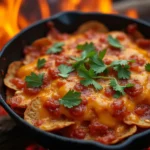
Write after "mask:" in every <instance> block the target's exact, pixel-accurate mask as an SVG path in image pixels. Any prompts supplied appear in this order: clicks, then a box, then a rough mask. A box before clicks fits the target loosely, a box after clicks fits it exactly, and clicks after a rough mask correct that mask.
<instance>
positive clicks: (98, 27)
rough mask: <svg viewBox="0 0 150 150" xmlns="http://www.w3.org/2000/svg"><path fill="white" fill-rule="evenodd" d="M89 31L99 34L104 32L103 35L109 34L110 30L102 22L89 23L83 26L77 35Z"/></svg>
mask: <svg viewBox="0 0 150 150" xmlns="http://www.w3.org/2000/svg"><path fill="white" fill-rule="evenodd" d="M89 29H94V30H96V31H98V32H102V33H107V32H108V28H107V27H106V26H105V25H104V24H103V23H101V22H98V21H88V22H86V23H84V24H82V25H81V26H80V27H79V28H78V30H77V33H84V32H86V31H87V30H89Z"/></svg>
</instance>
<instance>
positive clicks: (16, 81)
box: [11, 78, 25, 89]
mask: <svg viewBox="0 0 150 150" xmlns="http://www.w3.org/2000/svg"><path fill="white" fill-rule="evenodd" d="M11 82H12V83H13V84H14V85H15V86H16V87H17V88H18V89H22V88H24V86H25V82H24V81H22V80H21V79H19V78H13V79H12V80H11Z"/></svg>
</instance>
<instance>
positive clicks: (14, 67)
mask: <svg viewBox="0 0 150 150" xmlns="http://www.w3.org/2000/svg"><path fill="white" fill-rule="evenodd" d="M21 65H22V62H21V61H14V62H12V63H11V64H10V65H9V67H8V71H7V74H6V76H5V79H4V84H5V85H6V86H7V87H9V88H10V89H13V90H15V91H16V90H18V89H17V87H16V85H15V84H13V83H11V82H10V81H11V79H13V78H14V77H15V74H16V72H17V70H18V69H19V68H20V67H21Z"/></svg>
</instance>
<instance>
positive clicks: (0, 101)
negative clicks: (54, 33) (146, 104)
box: [0, 11, 150, 150]
mask: <svg viewBox="0 0 150 150" xmlns="http://www.w3.org/2000/svg"><path fill="white" fill-rule="evenodd" d="M68 14H69V15H70V14H74V15H81V16H82V15H102V16H112V17H116V18H122V19H124V20H129V21H133V22H135V23H138V24H141V25H144V26H148V27H150V24H149V23H148V22H146V21H143V20H140V19H132V18H128V17H126V16H122V15H115V14H101V13H97V12H88V13H82V12H74V11H68V12H61V13H58V14H56V15H54V16H52V17H50V18H47V19H44V20H40V21H38V22H36V23H34V24H32V25H30V26H29V27H27V28H25V29H24V30H22V31H21V32H20V33H18V34H17V35H16V36H14V37H13V38H12V39H11V40H10V41H9V42H7V44H6V45H5V46H4V47H3V49H2V51H1V52H0V58H1V57H2V56H3V53H4V52H5V50H7V47H8V46H9V45H10V44H11V43H12V42H14V41H15V40H16V39H17V38H18V37H19V36H20V35H22V34H23V33H24V32H26V31H28V30H30V29H31V28H34V27H35V26H38V25H39V24H43V23H46V22H48V21H51V20H54V19H58V18H60V17H61V16H63V15H68ZM0 104H1V105H2V106H3V107H4V109H5V110H6V111H7V112H8V113H9V115H10V116H11V117H12V118H13V119H16V120H17V121H19V123H20V124H22V125H25V126H26V127H27V128H30V129H31V130H32V131H33V132H38V133H39V134H45V135H46V136H49V137H51V138H55V139H57V140H60V141H62V142H63V141H64V142H71V143H74V144H82V145H93V146H96V147H97V148H103V149H107V150H112V149H116V150H119V149H123V148H125V147H127V146H128V145H129V144H132V143H133V142H134V141H135V140H137V139H139V138H142V137H144V136H147V135H150V129H147V130H146V131H143V132H141V133H137V134H135V135H132V136H130V137H128V138H127V139H125V140H124V141H123V142H122V143H117V144H116V145H104V144H101V143H98V142H95V141H89V140H88V141H84V140H78V139H72V138H67V137H64V136H59V135H56V134H53V133H50V132H46V131H43V130H41V129H39V128H36V127H34V126H32V125H30V124H29V123H27V122H26V121H25V120H24V119H23V118H21V117H20V116H19V115H18V114H17V113H15V112H14V111H13V110H12V109H11V108H10V107H9V105H8V104H7V103H6V101H5V100H4V99H3V97H2V95H1V93H0Z"/></svg>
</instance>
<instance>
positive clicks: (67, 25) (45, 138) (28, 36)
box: [0, 12, 150, 150]
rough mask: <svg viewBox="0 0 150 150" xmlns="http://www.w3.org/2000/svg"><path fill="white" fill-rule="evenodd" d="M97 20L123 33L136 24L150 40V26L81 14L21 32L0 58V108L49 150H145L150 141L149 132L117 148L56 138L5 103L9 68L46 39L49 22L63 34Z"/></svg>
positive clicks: (116, 17) (65, 15)
mask: <svg viewBox="0 0 150 150" xmlns="http://www.w3.org/2000/svg"><path fill="white" fill-rule="evenodd" d="M89 20H97V21H100V22H102V23H104V24H105V25H106V26H107V27H108V28H109V29H110V30H122V29H125V28H126V27H127V25H129V24H132V23H136V24H137V25H138V28H139V30H140V32H142V33H143V35H144V36H145V37H147V38H150V24H148V23H146V22H143V21H139V20H134V19H129V18H127V17H123V16H119V15H105V14H100V13H80V12H65V13H60V14H57V15H55V16H53V17H51V18H48V19H46V20H42V21H39V22H37V23H35V24H33V25H31V26H29V27H28V28H26V29H25V30H23V31H21V32H20V33H19V34H18V35H17V36H15V37H14V38H13V39H12V40H11V41H10V42H8V43H7V44H6V45H5V46H4V48H3V50H2V51H1V54H0V72H1V73H0V104H1V105H2V106H3V107H4V108H5V110H6V111H7V112H8V113H9V115H10V116H11V117H12V118H13V119H14V120H15V121H16V122H18V123H19V124H20V125H21V126H22V127H23V129H26V130H27V131H29V132H30V133H31V136H34V137H35V139H36V140H38V142H40V143H41V144H42V145H44V146H46V147H50V150H54V149H60V148H63V149H71V150H74V149H77V150H81V149H89V150H100V149H103V150H123V149H127V150H129V149H136V150H138V149H140V148H143V147H146V146H147V145H148V144H149V141H150V129H148V130H146V131H144V132H142V133H138V134H136V135H133V136H131V137H129V138H128V139H126V140H125V141H123V142H121V143H118V144H116V145H103V144H100V143H97V142H94V141H83V140H75V139H71V138H66V137H62V136H59V135H56V134H52V133H48V132H45V131H42V130H40V129H38V128H36V127H34V126H32V125H30V124H28V123H27V122H26V121H24V120H23V119H22V118H21V117H20V116H18V115H17V114H16V113H15V112H14V111H13V110H12V109H11V108H10V107H9V106H8V105H7V103H6V102H5V100H6V99H5V95H6V93H5V89H6V87H5V86H4V84H3V78H4V76H5V74H6V71H7V68H8V65H9V64H10V63H11V62H12V61H15V60H20V59H21V58H23V49H24V47H25V46H26V45H28V44H31V43H32V42H33V41H34V40H36V39H39V38H41V37H44V36H45V35H46V33H47V32H48V30H49V28H48V27H47V22H49V21H53V22H54V24H55V26H56V28H57V29H59V30H60V31H61V32H68V33H71V32H73V31H75V30H76V29H77V27H78V26H79V25H80V24H82V23H83V22H85V21H89Z"/></svg>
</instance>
